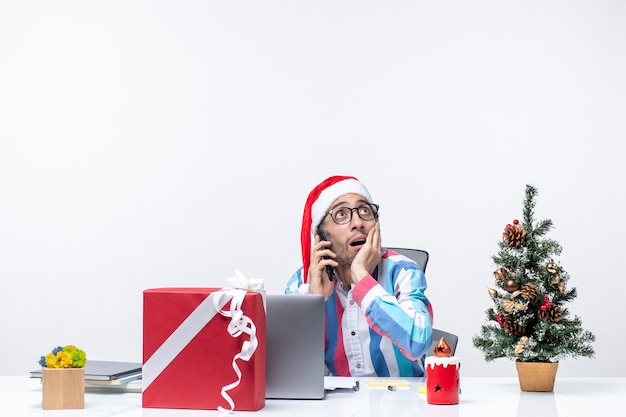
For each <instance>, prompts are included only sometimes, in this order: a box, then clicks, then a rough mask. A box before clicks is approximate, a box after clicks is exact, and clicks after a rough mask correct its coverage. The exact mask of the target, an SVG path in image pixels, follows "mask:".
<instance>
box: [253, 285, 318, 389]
mask: <svg viewBox="0 0 626 417" xmlns="http://www.w3.org/2000/svg"><path fill="white" fill-rule="evenodd" d="M266 301H267V305H266V315H267V325H266V326H267V338H266V343H267V346H266V355H267V362H266V377H265V398H268V399H290V400H299V399H322V398H324V395H325V390H324V297H323V296H321V295H305V294H267V295H266Z"/></svg>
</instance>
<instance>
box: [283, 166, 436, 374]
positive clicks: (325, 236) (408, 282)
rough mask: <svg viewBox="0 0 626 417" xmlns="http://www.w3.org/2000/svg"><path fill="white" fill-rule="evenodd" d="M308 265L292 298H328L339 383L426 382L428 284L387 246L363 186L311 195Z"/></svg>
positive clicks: (306, 225)
mask: <svg viewBox="0 0 626 417" xmlns="http://www.w3.org/2000/svg"><path fill="white" fill-rule="evenodd" d="M300 237H301V244H302V262H303V266H302V267H301V268H299V269H298V271H296V273H295V274H294V275H293V276H292V277H291V279H290V280H289V282H288V283H287V289H286V290H285V292H286V293H287V294H291V293H300V294H322V295H323V296H324V299H325V300H326V301H325V311H326V313H325V314H326V320H325V322H326V346H325V363H326V367H327V368H328V372H329V373H330V374H331V375H337V376H362V377H367V376H379V377H397V376H424V354H425V353H426V351H427V350H428V348H429V347H430V344H431V340H432V308H431V305H430V302H429V301H428V299H427V298H426V296H425V295H424V291H425V290H426V278H425V277H424V274H423V272H422V271H421V270H420V268H419V266H418V265H417V264H416V263H415V262H413V261H411V260H410V259H408V258H406V257H404V256H402V255H400V254H398V253H395V252H393V251H391V250H385V249H383V248H382V247H381V237H380V224H379V222H378V205H376V204H374V202H373V200H372V198H371V196H370V193H369V191H368V190H367V188H366V187H365V185H363V184H362V183H361V182H360V181H359V180H357V179H356V178H354V177H350V176H333V177H330V178H327V179H326V180H324V181H322V183H320V184H319V185H318V186H316V187H315V188H314V189H313V190H312V191H311V192H310V194H309V196H308V198H307V201H306V204H305V207H304V214H303V216H302V231H301V236H300Z"/></svg>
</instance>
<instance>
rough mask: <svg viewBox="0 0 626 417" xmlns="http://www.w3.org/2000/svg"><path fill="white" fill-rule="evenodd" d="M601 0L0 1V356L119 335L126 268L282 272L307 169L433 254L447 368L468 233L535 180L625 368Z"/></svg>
mask: <svg viewBox="0 0 626 417" xmlns="http://www.w3.org/2000/svg"><path fill="white" fill-rule="evenodd" d="M625 4H626V3H624V2H621V1H619V0H614V1H608V0H607V1H600V0H589V1H582V0H579V1H573V0H562V1H561V0H553V1H545V0H537V1H523V2H520V1H501V0H493V1H473V2H469V1H437V2H435V1H396V0H387V1H380V2H374V1H362V0H359V1H347V0H346V1H326V0H324V1H322V0H316V1H288V0H284V1H277V0H275V1H200V0H198V1H190V0H186V1H147V0H146V1H127V0H124V1H121V0H118V1H81V0H76V1H69V0H65V1H54V2H48V1H23V0H19V1H18V0H13V1H0V141H1V142H0V276H1V278H0V279H1V282H2V284H3V288H4V290H3V291H0V296H1V302H0V333H1V334H2V340H3V354H2V355H1V357H0V358H1V359H0V374H8V375H13V374H14V375H25V374H27V372H28V371H29V370H32V369H34V368H36V367H37V365H36V361H37V360H38V358H39V356H40V355H42V354H44V353H46V352H47V351H49V350H50V349H51V348H52V347H53V346H56V345H58V344H76V345H79V346H80V347H82V348H84V349H85V350H86V351H87V353H88V355H89V357H90V358H92V359H117V360H137V361H140V360H141V344H142V337H141V331H142V290H143V289H145V288H151V287H159V286H222V285H224V284H225V283H226V278H228V277H231V276H233V275H234V271H235V269H240V270H241V271H243V272H244V273H246V274H247V275H249V276H251V277H255V278H263V279H264V280H265V283H266V287H267V289H268V290H269V291H270V292H282V290H283V285H284V283H285V282H286V280H287V279H288V278H289V276H290V275H291V274H292V273H293V272H294V271H295V269H296V268H297V267H298V266H299V265H300V252H299V226H300V219H301V210H302V207H303V204H304V199H305V197H306V194H307V193H308V191H309V190H310V188H312V187H313V186H314V185H315V184H317V182H319V181H320V180H322V179H323V178H325V177H326V176H328V175H332V174H344V175H346V174H349V175H355V176H357V177H359V178H360V179H361V180H363V181H364V182H365V183H366V184H367V185H368V187H369V188H370V191H371V192H372V194H373V196H374V198H375V199H376V200H377V202H378V203H380V205H381V220H382V227H383V243H384V244H386V245H389V246H413V247H419V248H424V249H426V250H428V251H429V252H430V254H431V261H430V264H429V267H428V271H427V272H428V273H427V277H428V279H429V283H430V287H429V290H428V295H429V297H430V298H431V300H432V302H433V303H434V306H435V314H436V322H435V324H436V325H437V327H441V328H445V329H448V330H450V331H453V332H456V333H458V334H459V335H460V337H461V340H460V345H459V348H458V351H457V354H458V356H460V357H461V358H462V361H463V374H464V375H465V376H492V375H493V376H496V375H497V376H513V375H515V374H514V372H515V371H514V366H513V364H512V363H511V362H509V361H508V360H506V359H500V360H499V361H494V362H491V363H485V361H484V358H483V356H482V354H481V352H479V351H478V350H476V349H475V348H473V347H472V344H471V337H472V336H473V335H474V334H476V333H478V331H479V327H480V325H481V324H482V323H483V319H484V315H483V313H484V311H485V310H486V309H487V308H488V307H489V306H490V302H489V301H490V300H489V297H488V295H487V290H486V287H487V286H489V285H493V278H492V272H493V270H494V269H495V267H494V265H493V264H492V262H491V256H492V255H493V254H495V253H496V251H497V242H498V240H499V238H500V236H501V232H502V229H503V227H504V225H505V224H506V223H509V222H510V221H511V220H512V219H514V218H521V215H522V214H521V210H522V201H523V198H524V187H525V184H527V183H528V184H532V185H534V186H536V187H537V188H538V189H539V196H538V200H537V208H536V217H537V219H543V218H551V219H552V220H553V221H554V223H555V226H556V228H555V229H554V231H553V232H552V233H551V235H550V236H551V237H552V238H554V239H556V240H558V241H559V242H560V243H561V245H562V246H563V254H562V256H561V257H560V258H559V259H558V260H559V262H560V263H561V265H562V266H563V267H564V268H565V269H566V270H567V271H568V272H569V274H570V276H571V281H570V284H571V285H573V286H576V287H577V289H578V294H579V295H578V298H577V299H576V300H575V301H574V302H573V303H571V304H570V306H569V308H570V311H571V312H572V313H574V314H577V315H579V316H580V317H581V318H582V319H583V325H584V327H585V328H587V329H589V330H591V331H593V332H594V333H595V334H596V336H597V342H596V343H595V348H596V358H595V359H578V360H566V361H564V362H562V363H561V366H560V370H559V374H560V375H561V376H625V375H626V370H625V365H624V362H623V361H622V360H621V359H620V358H621V357H622V356H623V355H622V348H623V345H624V344H623V339H622V337H621V335H620V334H619V333H620V332H621V330H620V329H623V323H622V321H623V318H624V316H625V315H626V310H625V307H624V302H623V299H624V295H623V290H624V278H625V277H624V268H623V267H622V257H623V253H624V250H625V249H626V248H625V244H624V240H625V236H626V228H625V226H624V218H623V217H624V213H625V212H626V202H625V197H624V178H625V176H624V174H625V171H626V170H625V168H624V161H623V158H624V155H625V153H624V151H625V146H626V145H624V139H625V138H624V136H625V133H626V129H625V126H624V114H626V105H625V104H626V100H625V97H626V82H625V78H624V74H626V54H625V50H624V39H626V26H625V25H624V24H623V22H624V21H625V19H626V7H625Z"/></svg>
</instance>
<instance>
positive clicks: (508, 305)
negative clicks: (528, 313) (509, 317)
mask: <svg viewBox="0 0 626 417" xmlns="http://www.w3.org/2000/svg"><path fill="white" fill-rule="evenodd" d="M500 307H502V309H503V310H504V311H506V312H507V313H510V312H511V311H513V309H515V310H518V311H524V310H526V305H525V304H521V303H516V302H515V301H513V300H500Z"/></svg>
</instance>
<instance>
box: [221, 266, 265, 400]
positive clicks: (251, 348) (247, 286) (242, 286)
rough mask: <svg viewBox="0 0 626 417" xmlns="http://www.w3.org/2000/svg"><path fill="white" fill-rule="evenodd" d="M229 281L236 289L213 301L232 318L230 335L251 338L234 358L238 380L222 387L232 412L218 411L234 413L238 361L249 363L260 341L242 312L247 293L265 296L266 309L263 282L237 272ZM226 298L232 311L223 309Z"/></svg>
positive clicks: (253, 325)
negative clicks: (233, 392) (230, 393)
mask: <svg viewBox="0 0 626 417" xmlns="http://www.w3.org/2000/svg"><path fill="white" fill-rule="evenodd" d="M227 281H229V282H230V283H231V284H232V285H233V287H234V288H232V289H223V290H220V291H218V292H217V293H216V294H215V298H214V299H213V302H214V306H215V309H216V310H217V312H218V313H219V314H221V315H222V316H224V317H230V323H228V328H227V330H228V334H230V335H231V336H232V337H239V336H241V335H242V334H247V335H248V336H249V337H250V340H246V341H244V342H243V344H242V346H241V352H239V353H237V354H235V356H233V361H232V367H233V370H234V371H235V374H236V375H237V380H236V381H234V382H232V383H230V384H227V385H224V386H223V387H222V391H221V393H222V397H223V398H224V399H225V400H226V401H227V402H228V405H229V406H230V410H227V409H225V408H223V407H221V406H220V407H218V408H217V409H218V410H219V411H221V412H227V411H233V410H234V409H235V403H234V402H233V399H232V398H231V396H230V395H229V394H228V391H230V390H231V389H233V388H235V387H237V386H238V385H239V383H240V382H241V370H240V369H239V366H238V365H237V359H241V360H244V361H249V360H250V358H252V355H253V354H254V352H255V351H256V349H257V347H258V345H259V341H258V339H257V337H256V326H255V324H254V323H253V322H252V320H251V319H250V318H249V317H248V316H246V315H245V314H244V313H243V310H241V304H242V303H243V300H244V298H245V296H246V293H247V292H248V291H252V292H258V293H261V295H262V296H263V297H262V298H263V308H264V309H265V292H264V288H263V280H258V279H249V278H248V277H246V276H245V275H244V274H242V273H241V272H239V271H237V270H236V271H235V276H234V277H232V278H229V279H228V280H227ZM224 296H225V297H227V298H229V299H230V310H228V311H226V310H222V307H223V306H224V305H225V304H226V303H222V302H221V300H222V297H224Z"/></svg>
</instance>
